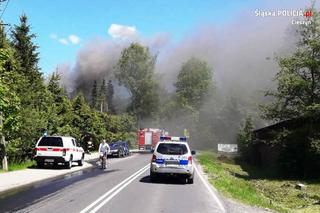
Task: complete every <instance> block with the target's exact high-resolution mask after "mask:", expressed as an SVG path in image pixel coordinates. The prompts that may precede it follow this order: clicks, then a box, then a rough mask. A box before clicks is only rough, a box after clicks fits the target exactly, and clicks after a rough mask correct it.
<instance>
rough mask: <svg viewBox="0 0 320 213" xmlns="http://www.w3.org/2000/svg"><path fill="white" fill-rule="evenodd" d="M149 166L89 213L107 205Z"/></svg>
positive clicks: (93, 212)
mask: <svg viewBox="0 0 320 213" xmlns="http://www.w3.org/2000/svg"><path fill="white" fill-rule="evenodd" d="M148 167H149V165H147V167H145V168H144V169H143V170H141V171H140V172H139V173H138V174H137V175H136V176H134V177H132V178H131V179H130V180H129V181H128V182H126V183H125V184H123V185H122V186H121V187H120V188H118V189H117V190H116V191H115V192H113V193H112V194H111V195H110V196H109V197H107V198H106V199H105V200H104V201H102V202H101V203H100V204H99V205H98V206H96V207H95V208H94V209H93V210H92V211H90V213H95V212H97V211H98V210H99V209H100V208H101V207H103V206H104V205H105V204H106V203H108V202H109V201H110V200H111V199H112V198H113V197H114V196H116V195H117V194H118V193H119V192H121V191H122V190H123V189H124V188H125V187H126V186H128V185H129V184H130V183H131V182H132V181H134V180H135V179H136V178H137V177H139V176H140V175H141V174H143V173H144V172H145V171H147V169H149V168H148Z"/></svg>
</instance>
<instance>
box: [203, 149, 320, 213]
mask: <svg viewBox="0 0 320 213" xmlns="http://www.w3.org/2000/svg"><path fill="white" fill-rule="evenodd" d="M197 159H198V160H199V162H200V164H201V165H202V166H203V168H204V171H205V172H206V173H207V174H208V177H209V181H210V183H211V184H213V185H214V186H215V188H217V189H218V190H219V191H220V192H221V193H222V194H224V195H225V196H227V197H231V198H234V199H236V200H239V201H241V202H243V203H246V204H249V205H252V206H258V207H263V208H269V209H273V210H276V211H278V212H305V213H311V212H312V213H313V212H320V181H301V180H282V179H279V178H276V177H275V176H274V175H275V174H274V172H273V173H272V171H271V170H269V171H268V170H262V169H261V168H255V167H249V166H248V165H245V166H244V165H240V164H237V163H236V162H235V161H233V160H230V159H229V160H228V159H227V160H226V159H223V160H221V159H220V158H217V156H216V155H215V154H214V153H213V152H201V153H200V154H199V156H197ZM298 182H299V183H303V184H306V186H307V188H306V189H305V190H298V189H295V185H296V183H298Z"/></svg>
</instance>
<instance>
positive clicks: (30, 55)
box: [12, 15, 41, 81]
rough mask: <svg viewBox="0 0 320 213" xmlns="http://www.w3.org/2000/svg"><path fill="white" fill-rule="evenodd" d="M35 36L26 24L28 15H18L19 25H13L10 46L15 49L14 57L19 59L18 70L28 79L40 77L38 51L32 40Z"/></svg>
mask: <svg viewBox="0 0 320 213" xmlns="http://www.w3.org/2000/svg"><path fill="white" fill-rule="evenodd" d="M35 37H36V35H35V34H32V33H31V32H30V25H28V17H27V16H26V15H22V16H21V17H20V25H15V27H14V30H13V31H12V46H13V47H14V49H15V50H16V57H17V59H18V60H19V61H20V71H21V72H22V73H23V74H24V75H25V76H26V77H27V78H28V79H29V80H30V81H33V80H38V79H40V78H41V73H40V72H39V67H38V62H39V52H38V51H37V49H38V46H36V45H35V44H34V43H33V42H32V40H33V39H34V38H35Z"/></svg>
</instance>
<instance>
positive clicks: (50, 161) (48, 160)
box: [44, 159, 54, 163]
mask: <svg viewBox="0 0 320 213" xmlns="http://www.w3.org/2000/svg"><path fill="white" fill-rule="evenodd" d="M44 162H48V163H53V162H54V159H44Z"/></svg>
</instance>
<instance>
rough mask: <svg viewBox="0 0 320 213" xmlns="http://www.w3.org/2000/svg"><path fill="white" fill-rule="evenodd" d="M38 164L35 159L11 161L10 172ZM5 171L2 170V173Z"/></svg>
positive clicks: (0, 171)
mask: <svg viewBox="0 0 320 213" xmlns="http://www.w3.org/2000/svg"><path fill="white" fill-rule="evenodd" d="M35 164H36V162H35V161H33V160H28V161H25V162H22V163H10V164H9V166H8V167H9V172H11V171H17V170H22V169H27V168H29V167H32V166H34V165H35ZM4 172H5V171H3V170H0V173H4Z"/></svg>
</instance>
